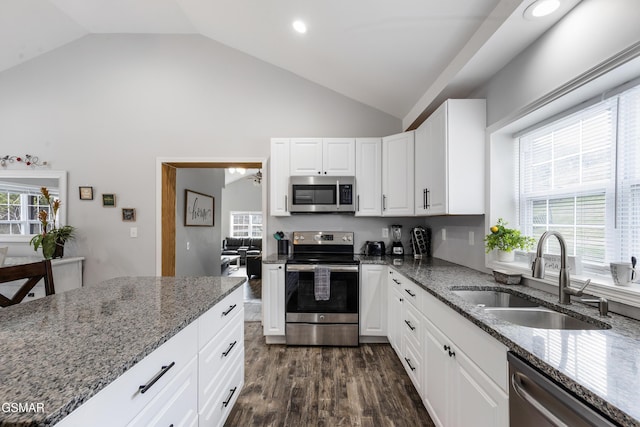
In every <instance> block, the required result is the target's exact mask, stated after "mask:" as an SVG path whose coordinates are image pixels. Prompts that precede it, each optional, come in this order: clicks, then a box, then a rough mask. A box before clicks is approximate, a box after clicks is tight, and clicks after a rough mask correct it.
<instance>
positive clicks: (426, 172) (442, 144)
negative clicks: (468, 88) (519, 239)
mask: <svg viewBox="0 0 640 427" xmlns="http://www.w3.org/2000/svg"><path fill="white" fill-rule="evenodd" d="M485 127H486V103H485V100H483V99H449V100H447V101H446V102H444V103H443V104H442V105H441V106H440V107H438V109H437V110H436V111H435V112H434V113H433V114H432V115H431V116H429V118H428V119H427V120H426V121H425V122H424V123H423V124H422V125H421V126H420V127H419V128H418V129H416V131H415V193H414V200H415V214H416V215H422V216H429V215H473V214H483V213H484V151H485V148H484V146H485V144H484V141H485Z"/></svg>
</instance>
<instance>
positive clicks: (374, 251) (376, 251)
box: [364, 241, 385, 256]
mask: <svg viewBox="0 0 640 427" xmlns="http://www.w3.org/2000/svg"><path fill="white" fill-rule="evenodd" d="M364 254H365V255H367V256H384V254H385V249H384V242H370V241H367V242H365V243H364Z"/></svg>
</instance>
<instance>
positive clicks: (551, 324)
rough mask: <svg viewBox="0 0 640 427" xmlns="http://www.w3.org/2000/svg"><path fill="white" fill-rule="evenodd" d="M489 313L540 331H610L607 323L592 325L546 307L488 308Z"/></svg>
mask: <svg viewBox="0 0 640 427" xmlns="http://www.w3.org/2000/svg"><path fill="white" fill-rule="evenodd" d="M485 311H486V312H487V313H491V314H492V315H494V316H496V317H497V318H499V319H502V320H505V321H507V322H510V323H514V324H516V325H520V326H527V327H529V328H539V329H570V330H587V329H609V328H610V326H609V325H607V324H606V323H602V322H598V323H590V322H585V321H584V320H580V319H577V318H575V317H572V316H569V315H568V314H564V313H559V312H557V311H553V310H550V309H548V308H544V307H518V308H498V307H493V308H486V309H485Z"/></svg>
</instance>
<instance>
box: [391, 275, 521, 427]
mask: <svg viewBox="0 0 640 427" xmlns="http://www.w3.org/2000/svg"><path fill="white" fill-rule="evenodd" d="M389 271H390V273H391V274H390V277H391V281H390V283H389V306H388V313H389V323H388V324H389V341H390V342H391V344H392V346H393V348H394V349H395V351H396V352H397V353H398V356H399V357H400V359H401V361H402V363H403V365H404V367H405V369H406V371H407V373H408V375H409V378H411V381H412V382H413V384H414V386H415V388H416V390H417V391H418V393H419V394H420V396H421V397H422V399H423V402H424V405H425V407H426V408H427V411H428V412H429V415H430V416H431V418H432V419H433V421H434V423H435V424H436V425H437V426H445V427H450V426H452V427H466V426H470V425H473V426H478V427H483V426H486V427H498V426H505V427H506V426H508V425H509V396H508V391H507V390H508V389H507V382H506V374H507V360H506V353H507V349H506V347H504V346H503V345H502V344H500V343H499V342H498V341H497V340H495V339H494V338H493V337H491V336H489V335H488V334H486V333H485V332H484V331H482V330H480V329H479V328H478V327H476V326H475V325H473V324H472V323H471V322H469V321H468V320H466V319H464V318H462V317H461V316H460V315H458V314H457V313H455V312H454V311H453V310H452V309H451V308H449V307H447V306H446V305H445V304H444V303H442V302H440V301H438V300H437V299H436V298H435V297H434V296H432V295H431V294H429V293H428V292H426V291H425V290H424V289H422V288H419V287H417V288H415V287H414V288H411V284H412V283H410V281H409V279H407V278H405V277H404V276H402V275H400V274H399V273H398V272H397V271H393V270H392V269H391V268H390V269H389ZM393 279H395V280H393ZM393 284H395V285H396V288H397V289H394V288H393ZM413 285H415V284H413ZM407 289H409V290H410V293H407V295H408V296H406V295H405V294H403V293H402V291H406V290H407ZM413 295H415V297H414V296H413ZM409 297H410V298H409ZM396 327H397V328H399V332H398V331H396V332H395V334H396V335H395V336H394V335H392V334H394V328H396ZM398 340H399V341H400V344H399V345H394V342H397V341H398Z"/></svg>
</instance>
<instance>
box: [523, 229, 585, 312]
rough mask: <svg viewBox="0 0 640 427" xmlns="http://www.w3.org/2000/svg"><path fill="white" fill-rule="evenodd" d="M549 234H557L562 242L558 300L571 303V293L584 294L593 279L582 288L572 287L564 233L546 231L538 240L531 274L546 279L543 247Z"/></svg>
mask: <svg viewBox="0 0 640 427" xmlns="http://www.w3.org/2000/svg"><path fill="white" fill-rule="evenodd" d="M549 236H556V237H557V238H558V242H559V243H560V273H559V276H558V302H560V304H571V295H575V296H577V297H580V296H582V291H584V289H585V288H586V287H587V286H589V283H591V279H589V280H587V281H586V282H585V284H584V286H583V287H582V288H581V289H576V288H572V287H571V278H570V277H569V270H568V269H567V244H566V243H565V241H564V237H562V234H560V233H558V232H557V231H545V232H544V233H543V234H542V236H541V237H540V240H539V241H538V249H537V250H536V259H535V260H534V261H533V264H532V265H531V275H532V276H533V277H535V278H536V279H544V259H543V258H542V248H543V247H544V242H545V241H546V240H547V238H548V237H549Z"/></svg>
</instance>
